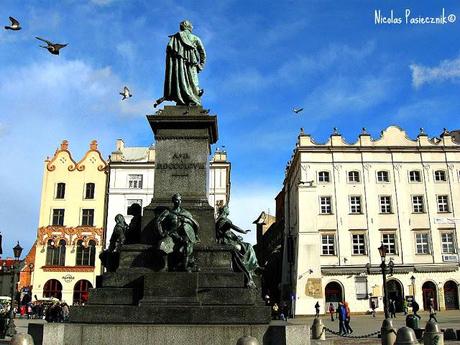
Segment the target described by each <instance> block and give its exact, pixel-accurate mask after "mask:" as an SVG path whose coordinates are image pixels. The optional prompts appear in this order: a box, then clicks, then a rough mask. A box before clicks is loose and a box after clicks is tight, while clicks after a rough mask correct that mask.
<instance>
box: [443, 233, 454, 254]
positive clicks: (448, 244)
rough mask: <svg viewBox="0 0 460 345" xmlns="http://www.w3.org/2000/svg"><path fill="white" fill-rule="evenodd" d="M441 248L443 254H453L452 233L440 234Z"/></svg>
mask: <svg viewBox="0 0 460 345" xmlns="http://www.w3.org/2000/svg"><path fill="white" fill-rule="evenodd" d="M441 246H442V253H443V254H453V253H455V247H454V233H453V232H443V233H442V234H441Z"/></svg>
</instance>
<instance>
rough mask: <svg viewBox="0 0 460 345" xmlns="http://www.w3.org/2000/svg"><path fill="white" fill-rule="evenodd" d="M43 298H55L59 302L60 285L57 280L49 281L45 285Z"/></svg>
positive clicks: (60, 296)
mask: <svg viewBox="0 0 460 345" xmlns="http://www.w3.org/2000/svg"><path fill="white" fill-rule="evenodd" d="M43 297H55V298H57V299H59V300H60V299H61V298H62V284H61V283H60V282H59V280H56V279H50V280H48V281H47V282H46V283H45V286H44V287H43Z"/></svg>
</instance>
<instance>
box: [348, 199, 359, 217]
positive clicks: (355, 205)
mask: <svg viewBox="0 0 460 345" xmlns="http://www.w3.org/2000/svg"><path fill="white" fill-rule="evenodd" d="M350 213H355V214H356V213H361V197H360V196H350Z"/></svg>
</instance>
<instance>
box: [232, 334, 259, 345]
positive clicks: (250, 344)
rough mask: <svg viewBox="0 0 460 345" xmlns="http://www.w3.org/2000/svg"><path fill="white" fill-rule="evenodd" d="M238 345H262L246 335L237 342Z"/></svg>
mask: <svg viewBox="0 0 460 345" xmlns="http://www.w3.org/2000/svg"><path fill="white" fill-rule="evenodd" d="M236 345H260V344H259V341H258V340H257V339H256V338H254V337H251V336H248V335H245V336H244V337H241V338H240V339H238V341H237V342H236Z"/></svg>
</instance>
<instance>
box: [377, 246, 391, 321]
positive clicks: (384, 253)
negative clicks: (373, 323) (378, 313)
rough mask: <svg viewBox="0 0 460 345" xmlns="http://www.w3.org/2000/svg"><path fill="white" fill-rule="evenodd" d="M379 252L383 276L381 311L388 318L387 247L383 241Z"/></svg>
mask: <svg viewBox="0 0 460 345" xmlns="http://www.w3.org/2000/svg"><path fill="white" fill-rule="evenodd" d="M378 249H379V254H380V258H381V259H382V263H381V264H380V268H381V269H382V278H383V312H384V313H385V319H388V318H389V317H390V315H389V314H388V296H387V268H388V266H387V264H386V262H385V258H386V256H387V252H388V248H387V247H386V246H384V245H383V242H382V243H381V244H380V247H379V248H378Z"/></svg>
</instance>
